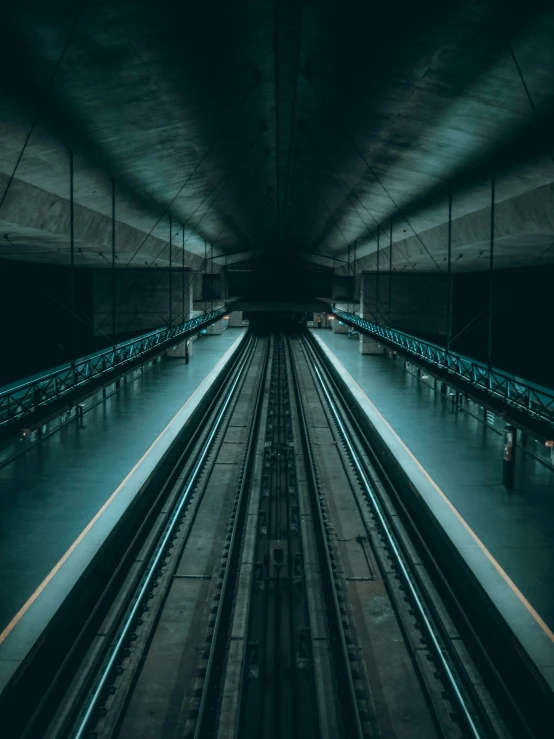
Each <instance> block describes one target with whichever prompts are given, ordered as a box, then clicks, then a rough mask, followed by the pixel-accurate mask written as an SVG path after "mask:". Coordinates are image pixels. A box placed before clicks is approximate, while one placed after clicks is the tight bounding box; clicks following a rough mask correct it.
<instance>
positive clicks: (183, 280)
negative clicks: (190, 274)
mask: <svg viewBox="0 0 554 739" xmlns="http://www.w3.org/2000/svg"><path fill="white" fill-rule="evenodd" d="M181 225H183V224H181ZM182 252H183V253H182V254H181V261H182V265H181V266H182V269H181V301H182V303H183V305H182V309H183V323H184V322H185V321H186V318H185V227H184V226H183V248H182Z"/></svg>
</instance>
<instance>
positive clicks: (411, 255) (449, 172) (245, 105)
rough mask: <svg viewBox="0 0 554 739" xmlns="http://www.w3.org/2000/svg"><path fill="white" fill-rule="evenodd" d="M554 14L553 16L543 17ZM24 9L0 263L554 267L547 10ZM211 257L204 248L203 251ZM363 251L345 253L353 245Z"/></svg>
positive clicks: (432, 6)
mask: <svg viewBox="0 0 554 739" xmlns="http://www.w3.org/2000/svg"><path fill="white" fill-rule="evenodd" d="M545 7H547V6H546V5H545ZM545 7H543V5H542V4H539V3H536V2H533V1H531V2H526V3H505V2H504V1H502V2H500V1H498V2H493V1H492V0H489V1H485V0H483V1H482V2H468V1H467V0H464V1H462V0H460V1H459V2H455V1H453V2H449V3H444V2H441V3H439V2H430V1H429V2H425V1H423V2H420V3H409V2H404V1H397V2H394V1H389V2H387V3H376V2H375V3H373V2H368V1H367V0H364V1H362V0H359V1H355V0H342V2H336V0H319V1H317V0H312V1H308V0H305V1H304V2H303V1H302V0H275V1H274V2H264V0H242V2H240V1H239V2H235V3H230V2H222V1H221V0H212V1H211V2H210V1H209V0H204V2H198V3H195V4H192V3H183V2H179V3H178V2H175V1H174V0H158V2H155V3H154V2H151V1H150V0H135V1H134V2H132V1H131V0H118V2H113V0H109V1H108V0H94V2H87V1H86V0H85V1H83V2H74V1H72V0H65V1H63V0H42V2H39V1H38V0H33V1H31V0H22V2H20V3H18V4H14V6H13V7H12V8H11V13H10V14H9V15H8V16H7V17H6V18H5V23H4V35H3V43H2V47H1V49H0V54H1V56H2V58H1V59H0V61H1V65H0V74H1V84H2V88H3V92H4V95H3V96H2V102H1V104H0V111H1V117H0V203H1V205H0V258H10V259H27V260H30V261H48V262H55V263H67V261H68V254H69V245H68V239H69V207H68V197H69V154H68V149H71V150H72V151H73V152H74V162H75V180H74V192H75V202H76V210H75V243H76V249H77V251H76V261H77V264H78V265H80V266H108V265H109V259H110V253H111V252H110V250H111V187H112V184H111V179H112V178H113V179H114V180H115V190H116V196H117V199H116V220H117V227H116V244H117V255H118V265H119V266H131V267H132V266H137V267H144V266H145V265H148V266H166V265H167V264H169V258H170V250H169V246H168V239H169V223H168V216H169V215H171V216H172V219H173V228H172V245H173V248H172V250H171V259H172V260H173V261H174V262H178V263H181V255H182V244H183V227H184V239H185V249H186V254H185V258H186V263H187V266H190V267H193V268H198V266H200V265H201V264H202V259H203V257H204V256H205V254H206V251H205V250H206V248H207V252H208V255H209V256H211V257H214V258H215V263H216V264H217V265H218V267H220V266H222V265H224V264H225V262H227V264H228V265H231V264H232V265H236V266H245V265H247V264H248V265H251V266H252V265H253V266H254V267H255V266H256V265H257V264H260V263H263V264H264V265H265V266H266V267H267V264H268V262H269V263H270V264H271V263H280V264H281V265H282V264H283V263H288V262H290V261H291V260H293V259H294V260H295V264H297V265H301V264H312V265H321V266H324V267H327V268H330V267H335V268H336V269H337V271H338V272H343V273H344V272H345V271H347V267H346V265H345V260H347V259H348V254H349V252H350V258H351V259H354V256H355V257H356V259H357V264H356V269H357V270H359V269H375V268H376V266H377V234H379V247H380V248H379V260H380V269H388V266H389V264H390V260H391V255H390V254H389V250H388V244H389V240H390V235H391V234H390V229H391V227H390V224H391V218H392V241H393V249H392V266H393V268H394V269H398V270H402V269H407V270H415V271H440V270H444V269H445V259H446V253H447V251H446V250H447V242H448V228H447V225H446V223H447V219H448V192H449V191H451V192H452V216H453V224H452V254H453V269H455V270H466V271H467V270H478V269H483V268H485V267H487V266H488V249H489V242H490V198H491V185H490V175H491V171H492V169H493V168H494V171H495V173H496V194H495V202H496V225H495V238H496V255H495V264H496V266H497V267H511V266H521V265H532V264H540V263H546V262H554V248H552V247H553V245H554V217H552V215H551V213H552V210H553V208H552V206H553V205H554V189H553V188H554V160H553V154H552V151H553V147H552V141H551V139H552V134H551V132H552V130H553V126H552V124H553V123H554V43H553V42H554V10H553V9H550V8H548V9H545ZM206 243H207V247H206ZM354 245H355V248H354Z"/></svg>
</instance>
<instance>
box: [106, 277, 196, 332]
mask: <svg viewBox="0 0 554 739" xmlns="http://www.w3.org/2000/svg"><path fill="white" fill-rule="evenodd" d="M191 276H192V273H191V272H185V274H184V278H185V279H184V286H185V290H184V303H185V306H184V307H185V320H187V319H188V318H190V314H191V311H192V294H191V290H190V281H191ZM169 283H170V277H169V270H161V269H160V270H154V269H150V270H119V271H118V270H116V283H115V288H116V290H115V313H116V333H117V334H127V333H131V332H143V331H144V332H146V331H151V330H152V329H156V328H160V327H162V326H167V325H168V324H169V318H170V316H169V302H170V301H169ZM171 284H172V289H171V303H172V310H171V314H172V315H171V321H172V325H176V324H178V323H181V322H182V320H183V291H182V273H181V272H180V271H177V270H174V271H173V273H172V276H171ZM111 331H112V273H111V271H110V270H95V272H94V332H95V334H96V335H98V334H101V333H103V332H105V333H108V334H111Z"/></svg>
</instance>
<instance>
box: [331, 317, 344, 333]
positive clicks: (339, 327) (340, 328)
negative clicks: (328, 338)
mask: <svg viewBox="0 0 554 739" xmlns="http://www.w3.org/2000/svg"><path fill="white" fill-rule="evenodd" d="M331 323H332V326H333V333H334V334H347V333H348V326H347V325H346V323H342V322H341V321H339V319H338V318H335V319H334V320H333V321H331Z"/></svg>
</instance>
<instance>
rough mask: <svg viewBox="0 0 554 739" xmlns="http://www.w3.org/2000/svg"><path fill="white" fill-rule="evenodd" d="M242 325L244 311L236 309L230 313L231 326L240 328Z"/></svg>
mask: <svg viewBox="0 0 554 739" xmlns="http://www.w3.org/2000/svg"><path fill="white" fill-rule="evenodd" d="M240 326H242V311H241V310H234V311H231V313H230V314H229V327H230V328H239V327H240Z"/></svg>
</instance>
